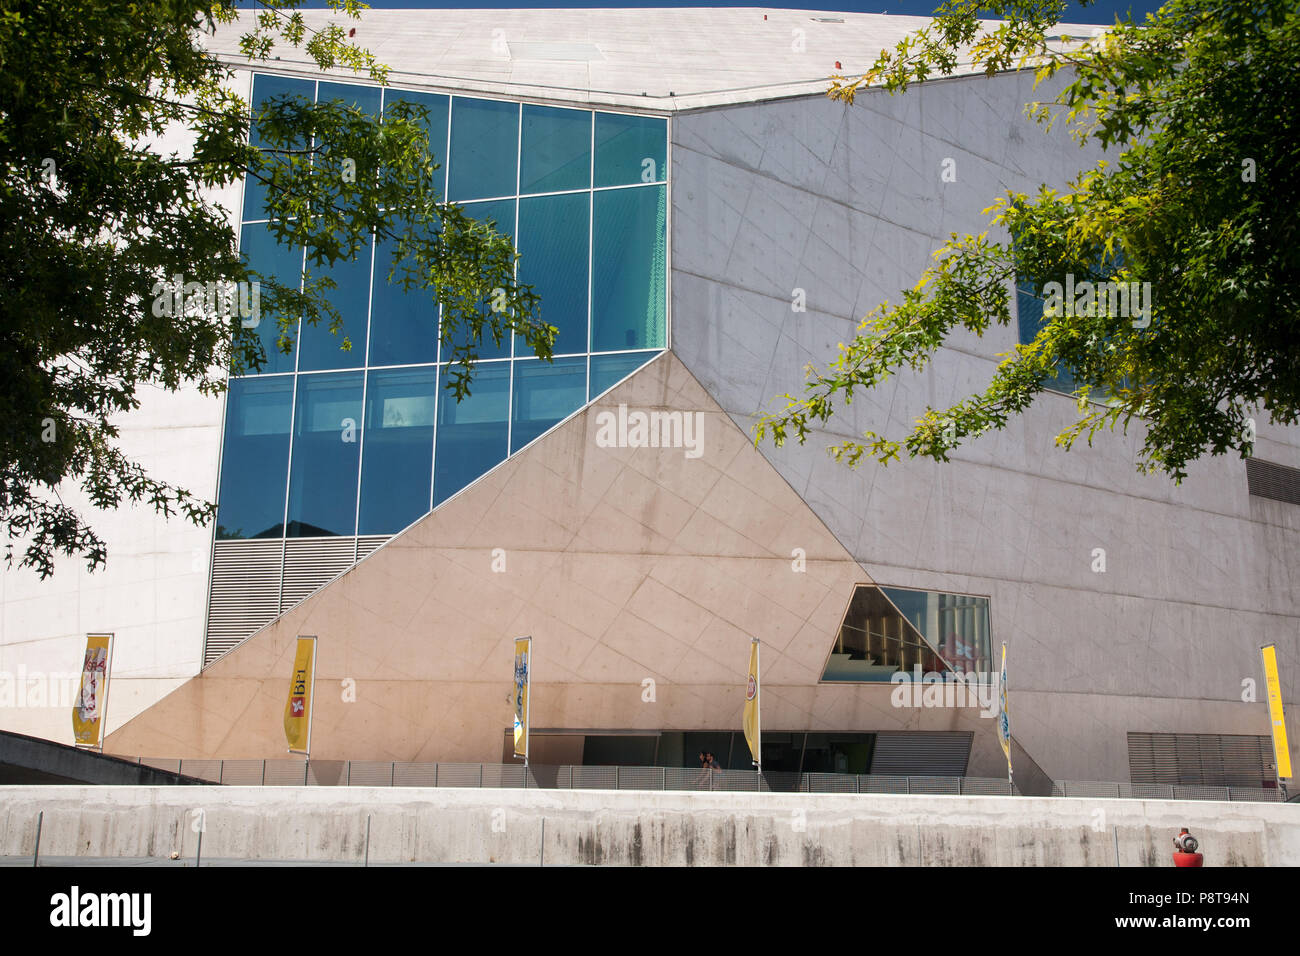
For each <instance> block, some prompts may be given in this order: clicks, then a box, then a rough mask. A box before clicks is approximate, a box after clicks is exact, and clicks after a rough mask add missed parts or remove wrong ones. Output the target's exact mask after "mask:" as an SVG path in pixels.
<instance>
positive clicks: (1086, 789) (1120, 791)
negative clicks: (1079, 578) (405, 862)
mask: <svg viewBox="0 0 1300 956" xmlns="http://www.w3.org/2000/svg"><path fill="white" fill-rule="evenodd" d="M138 762H139V763H141V764H144V765H145V766H149V767H156V768H158V769H160V770H166V771H170V772H172V773H178V774H181V775H182V776H186V777H190V778H193V779H197V780H201V781H205V782H207V783H213V784H220V785H222V786H229V787H250V786H252V787H256V786H267V787H304V786H305V787H348V786H351V787H468V788H480V787H486V788H513V789H539V790H659V791H697V792H709V791H718V792H733V793H734V792H748V793H755V792H762V793H893V794H946V795H950V796H1020V795H1021V794H1020V791H1019V789H1018V788H1013V787H1012V786H1011V785H1010V784H1008V783H1007V781H1006V780H1004V779H1002V778H997V777H926V776H884V775H880V774H844V773H793V772H785V771H767V772H764V773H763V774H762V776H760V775H759V774H757V773H755V772H754V771H752V770H701V769H699V768H695V767H614V766H611V767H583V766H574V765H568V764H565V765H562V766H553V765H543V764H533V765H532V766H530V767H528V768H527V770H525V768H524V767H523V765H522V764H487V763H409V762H403V761H378V760H311V761H303V760H291V759H287V758H286V759H279V760H176V759H172V760H166V759H154V758H140V759H139V761H138ZM1052 796H1054V797H1088V798H1105V797H1110V798H1127V799H1159V800H1233V801H1253V802H1281V800H1282V794H1281V792H1280V791H1278V790H1269V789H1263V788H1252V787H1189V786H1170V785H1164V784H1160V785H1141V784H1128V783H1105V782H1094V781H1074V780H1070V781H1064V780H1063V781H1058V782H1056V783H1055V784H1054V785H1053V788H1052Z"/></svg>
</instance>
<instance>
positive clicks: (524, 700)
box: [514, 637, 533, 760]
mask: <svg viewBox="0 0 1300 956" xmlns="http://www.w3.org/2000/svg"><path fill="white" fill-rule="evenodd" d="M532 647H533V639H532V638H531V637H517V638H515V694H514V702H515V756H516V757H523V758H524V759H525V760H527V759H528V680H529V677H530V676H531V675H532V662H531V657H532Z"/></svg>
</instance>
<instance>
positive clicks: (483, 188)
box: [447, 96, 519, 202]
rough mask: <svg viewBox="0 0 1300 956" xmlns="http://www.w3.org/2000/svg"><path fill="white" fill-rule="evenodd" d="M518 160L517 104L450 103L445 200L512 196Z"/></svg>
mask: <svg viewBox="0 0 1300 956" xmlns="http://www.w3.org/2000/svg"><path fill="white" fill-rule="evenodd" d="M518 159H519V104H518V103H502V102H497V101H494V100H473V99H467V98H465V97H463V96H457V97H455V98H454V99H453V100H452V104H451V169H450V177H451V178H450V180H449V182H448V185H447V198H448V199H451V200H453V201H456V202H459V201H460V200H463V199H490V198H496V197H498V196H513V195H514V194H515V186H516V182H515V179H516V176H515V173H516V167H517V163H518Z"/></svg>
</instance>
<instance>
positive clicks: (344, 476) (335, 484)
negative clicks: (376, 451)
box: [287, 372, 361, 538]
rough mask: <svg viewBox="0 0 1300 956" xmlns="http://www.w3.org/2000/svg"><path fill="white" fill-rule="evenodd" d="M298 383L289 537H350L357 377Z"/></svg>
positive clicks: (303, 378) (308, 378)
mask: <svg viewBox="0 0 1300 956" xmlns="http://www.w3.org/2000/svg"><path fill="white" fill-rule="evenodd" d="M297 379H298V399H297V402H296V404H295V406H294V413H293V416H294V417H293V461H292V463H291V465H290V470H289V526H288V529H287V530H288V537H290V538H313V537H320V536H324V535H348V534H352V533H353V530H354V528H355V527H356V517H357V463H358V461H359V460H360V457H361V456H360V449H361V373H360V372H344V373H342V374H338V375H299V376H297Z"/></svg>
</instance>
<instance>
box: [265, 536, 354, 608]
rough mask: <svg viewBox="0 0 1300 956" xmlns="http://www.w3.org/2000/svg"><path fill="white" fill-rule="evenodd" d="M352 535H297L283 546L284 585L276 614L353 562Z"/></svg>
mask: <svg viewBox="0 0 1300 956" xmlns="http://www.w3.org/2000/svg"><path fill="white" fill-rule="evenodd" d="M356 549H357V542H356V539H355V538H298V539H296V540H295V539H290V540H289V541H286V542H285V546H284V587H283V589H282V590H281V592H280V613H281V614H283V613H284V612H285V611H287V610H289V608H291V607H293V606H294V605H295V604H298V603H299V602H300V601H302V600H303V599H304V598H306V597H307V596H308V595H310V594H311V593H312V592H313V591H315V590H317V589H318V588H320V587H322V586H323V585H326V584H328V583H329V582H330V581H332V580H334V579H335V578H336V577H338V576H339V575H340V574H342V573H343V572H344V571H346V570H347V569H348V568H350V567H351V566H352V564H353V560H354V558H355V556H356Z"/></svg>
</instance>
